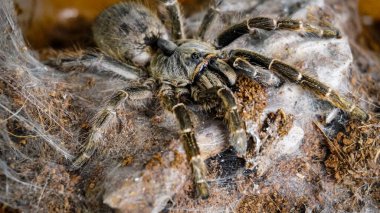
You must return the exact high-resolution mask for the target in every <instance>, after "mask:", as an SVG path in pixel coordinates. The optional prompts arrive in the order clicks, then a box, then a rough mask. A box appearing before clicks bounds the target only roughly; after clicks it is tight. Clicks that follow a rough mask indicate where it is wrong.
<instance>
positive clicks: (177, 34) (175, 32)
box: [159, 0, 186, 40]
mask: <svg viewBox="0 0 380 213" xmlns="http://www.w3.org/2000/svg"><path fill="white" fill-rule="evenodd" d="M159 2H160V3H161V6H162V7H163V8H164V10H165V11H164V13H165V14H164V15H165V16H168V17H167V18H168V19H169V20H168V21H169V22H170V25H169V26H170V27H171V29H170V30H171V33H172V36H173V39H175V40H178V39H184V38H186V35H185V32H184V30H183V21H182V15H181V10H180V6H179V3H178V1H177V0H160V1H159ZM165 18H166V17H165Z"/></svg>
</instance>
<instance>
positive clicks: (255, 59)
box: [229, 50, 369, 121]
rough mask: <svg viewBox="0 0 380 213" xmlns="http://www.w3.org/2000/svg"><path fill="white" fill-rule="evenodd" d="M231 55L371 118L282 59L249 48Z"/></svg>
mask: <svg viewBox="0 0 380 213" xmlns="http://www.w3.org/2000/svg"><path fill="white" fill-rule="evenodd" d="M229 57H230V60H231V61H230V62H231V63H234V62H235V61H236V60H239V58H244V59H246V60H247V61H248V62H249V63H251V64H255V65H259V66H263V67H264V68H266V69H268V70H272V71H274V72H276V73H278V74H280V75H281V76H283V77H285V78H287V79H288V80H290V81H292V82H294V83H296V84H299V85H301V86H302V87H305V88H307V89H309V90H311V91H312V92H313V93H314V94H316V95H317V96H319V97H320V98H321V99H323V100H326V101H328V102H329V103H331V104H332V105H333V106H335V107H338V108H340V109H342V110H344V111H346V112H348V113H349V114H350V115H351V116H352V117H354V118H357V119H360V120H363V121H366V120H368V119H369V115H368V114H367V113H366V112H365V111H364V110H362V109H361V108H359V107H358V106H356V105H355V104H354V103H352V102H351V101H349V100H348V99H347V98H345V97H343V96H341V95H339V94H338V93H337V92H335V91H334V90H332V89H331V88H330V87H328V86H327V85H325V84H323V83H322V82H320V81H318V80H317V79H314V78H313V77H311V76H310V75H307V74H305V73H302V72H301V71H300V70H298V69H296V68H294V67H292V66H290V65H288V64H286V63H284V62H282V61H279V60H277V59H272V58H268V57H266V56H263V55H261V54H259V53H256V52H253V51H249V50H232V51H230V52H229Z"/></svg>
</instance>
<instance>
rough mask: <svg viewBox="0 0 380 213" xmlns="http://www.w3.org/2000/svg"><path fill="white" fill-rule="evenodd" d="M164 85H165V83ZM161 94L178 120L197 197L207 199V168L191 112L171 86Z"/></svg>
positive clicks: (164, 102)
mask: <svg viewBox="0 0 380 213" xmlns="http://www.w3.org/2000/svg"><path fill="white" fill-rule="evenodd" d="M163 87H165V85H164V86H163ZM160 94H161V95H160V96H161V99H162V101H163V105H164V107H165V108H166V109H167V110H169V111H170V112H172V113H174V115H175V116H176V118H177V120H178V123H179V126H180V135H181V141H182V143H183V146H184V149H185V151H186V155H187V160H188V161H189V163H190V165H191V169H192V172H193V176H194V183H195V185H196V192H197V197H201V198H202V199H205V198H207V197H208V196H209V192H208V185H207V183H206V172H207V168H206V165H205V163H204V161H203V159H202V158H201V156H200V151H199V147H198V144H197V142H196V140H195V134H194V127H193V124H192V122H191V120H190V115H189V112H188V110H187V108H186V106H185V105H184V104H183V103H178V101H176V98H175V95H174V93H173V91H172V89H171V88H170V87H169V86H168V87H167V88H162V89H161V93H160Z"/></svg>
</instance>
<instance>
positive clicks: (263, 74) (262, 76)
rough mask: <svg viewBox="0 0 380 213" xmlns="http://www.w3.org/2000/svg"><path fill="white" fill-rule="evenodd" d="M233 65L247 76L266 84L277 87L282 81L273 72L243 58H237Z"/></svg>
mask: <svg viewBox="0 0 380 213" xmlns="http://www.w3.org/2000/svg"><path fill="white" fill-rule="evenodd" d="M232 65H233V67H234V68H236V69H238V70H239V71H241V72H242V73H243V74H244V75H245V76H247V77H249V78H251V79H253V80H256V81H258V82H259V83H261V84H264V85H266V86H272V87H277V86H279V85H280V84H281V83H282V82H281V79H280V78H279V77H277V76H276V75H274V74H273V73H270V72H269V71H266V70H264V69H263V68H261V67H258V66H256V67H255V66H253V65H252V64H250V63H249V62H248V61H246V60H244V59H242V58H237V59H236V60H235V61H234V63H233V64H232Z"/></svg>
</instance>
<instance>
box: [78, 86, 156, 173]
mask: <svg viewBox="0 0 380 213" xmlns="http://www.w3.org/2000/svg"><path fill="white" fill-rule="evenodd" d="M151 97H152V91H151V88H149V87H148V86H140V87H130V88H124V89H122V90H119V91H117V92H116V93H115V94H114V95H113V96H112V97H111V98H110V99H109V100H108V102H107V103H106V104H105V106H104V107H103V109H101V110H100V111H99V112H98V113H97V114H96V115H95V117H94V118H93V120H92V126H91V129H90V132H89V135H88V137H87V139H86V143H85V145H84V147H83V151H82V152H81V154H80V155H79V156H78V157H77V158H76V159H75V160H74V162H73V163H72V169H73V170H75V169H79V168H80V167H82V166H83V165H84V164H85V163H86V162H87V161H88V159H89V158H90V157H91V156H92V155H93V154H94V152H95V150H96V146H97V145H98V143H99V142H100V141H101V140H102V138H103V134H104V132H105V131H106V130H107V128H108V126H109V125H110V124H111V123H112V122H114V120H115V118H116V109H117V107H119V106H120V105H121V104H123V103H124V102H125V101H138V100H144V99H149V98H151Z"/></svg>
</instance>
